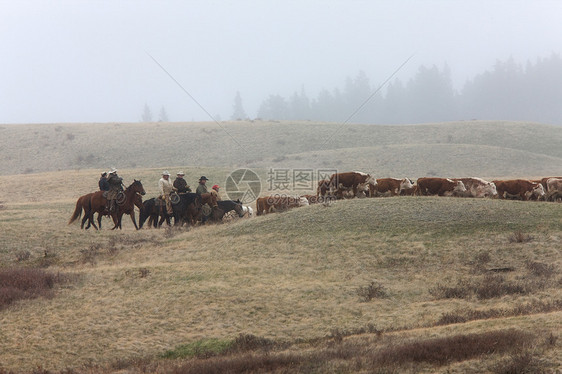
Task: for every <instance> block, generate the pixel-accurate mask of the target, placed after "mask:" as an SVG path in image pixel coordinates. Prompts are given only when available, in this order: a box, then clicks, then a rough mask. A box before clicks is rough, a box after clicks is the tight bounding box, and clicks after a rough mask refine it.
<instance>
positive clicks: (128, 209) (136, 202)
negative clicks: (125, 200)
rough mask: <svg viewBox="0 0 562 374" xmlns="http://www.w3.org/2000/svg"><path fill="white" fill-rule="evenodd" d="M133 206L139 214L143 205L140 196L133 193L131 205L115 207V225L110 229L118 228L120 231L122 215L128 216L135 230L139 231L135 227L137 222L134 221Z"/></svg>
mask: <svg viewBox="0 0 562 374" xmlns="http://www.w3.org/2000/svg"><path fill="white" fill-rule="evenodd" d="M135 206H136V207H137V208H139V212H142V211H143V209H144V205H143V204H142V196H141V195H139V194H137V193H135V194H134V195H133V204H132V205H130V204H123V205H118V206H117V222H118V223H117V225H116V226H114V227H113V228H112V230H115V229H116V228H117V227H119V229H121V218H123V214H128V215H129V216H130V217H131V221H133V225H135V229H137V230H138V229H139V227H138V226H137V221H136V219H135ZM139 216H140V213H139ZM98 219H99V215H98ZM100 227H101V223H100Z"/></svg>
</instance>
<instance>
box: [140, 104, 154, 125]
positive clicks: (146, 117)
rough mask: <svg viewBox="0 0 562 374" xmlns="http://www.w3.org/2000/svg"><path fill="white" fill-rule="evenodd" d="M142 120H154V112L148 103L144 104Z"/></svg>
mask: <svg viewBox="0 0 562 374" xmlns="http://www.w3.org/2000/svg"><path fill="white" fill-rule="evenodd" d="M141 121H142V122H152V112H151V111H150V107H149V106H148V104H144V110H143V112H142V116H141Z"/></svg>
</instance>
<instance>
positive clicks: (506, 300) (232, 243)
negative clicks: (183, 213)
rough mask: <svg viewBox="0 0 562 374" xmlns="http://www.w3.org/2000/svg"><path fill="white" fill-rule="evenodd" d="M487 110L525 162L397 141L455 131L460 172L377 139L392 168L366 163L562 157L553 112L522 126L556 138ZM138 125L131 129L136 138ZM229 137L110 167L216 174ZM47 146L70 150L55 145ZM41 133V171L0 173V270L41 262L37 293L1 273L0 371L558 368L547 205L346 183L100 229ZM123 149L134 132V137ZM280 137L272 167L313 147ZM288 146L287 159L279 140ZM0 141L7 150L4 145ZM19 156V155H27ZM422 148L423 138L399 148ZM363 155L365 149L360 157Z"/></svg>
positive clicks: (87, 172) (86, 179)
mask: <svg viewBox="0 0 562 374" xmlns="http://www.w3.org/2000/svg"><path fill="white" fill-rule="evenodd" d="M254 125H255V124H244V126H249V127H251V126H254ZM310 125H311V126H320V125H316V124H310ZM475 125H478V126H483V125H482V124H475ZM68 126H71V125H68ZM76 126H78V125H76ZM103 126H110V127H111V126H114V125H103ZM134 126H137V127H142V126H148V125H134ZM178 126H179V125H178ZM193 126H194V127H196V126H198V125H197V124H194V125H193ZM272 126H289V127H290V125H286V124H272ZM420 126H430V127H431V126H433V127H432V128H434V129H435V131H436V133H435V134H433V135H434V136H437V134H440V133H439V131H438V129H440V128H441V129H442V127H440V126H441V125H420ZM455 126H457V125H454V126H453V127H455ZM497 126H499V127H502V126H503V130H502V131H505V130H506V128H509V129H511V130H510V131H512V133H510V135H511V136H510V137H508V139H507V140H506V143H505V144H504V146H505V148H506V149H507V148H509V147H512V151H513V153H512V154H511V155H513V156H515V155H520V156H521V158H520V159H518V160H519V161H520V162H521V163H522V164H521V166H520V169H517V168H513V169H506V170H507V171H506V172H505V173H502V171H501V170H502V169H501V167H502V165H506V164H507V163H508V161H509V160H507V159H505V160H503V161H502V159H500V158H499V155H500V153H501V152H500V153H490V155H491V156H490V158H478V157H480V156H474V154H473V153H471V151H472V150H474V148H473V147H476V146H475V145H470V146H469V145H467V146H466V148H463V147H462V146H458V147H453V146H452V145H451V144H441V145H438V144H437V143H436V144H434V145H433V146H429V145H427V144H426V145H425V146H422V145H419V144H418V145H417V146H415V147H414V146H410V149H411V151H412V152H413V153H412V154H411V156H413V157H414V158H418V159H420V158H423V157H420V154H421V153H418V152H421V150H424V149H425V151H426V152H427V154H431V152H433V151H434V150H435V149H436V147H438V149H441V150H451V151H452V150H454V149H456V150H457V151H458V152H459V153H457V154H456V155H457V156H456V157H457V160H458V159H460V158H462V157H461V155H463V157H464V158H465V159H466V158H468V157H477V158H475V159H467V160H466V165H467V166H466V168H461V169H462V170H461V171H460V172H459V173H458V174H457V173H453V172H454V168H453V162H456V161H451V160H442V162H441V163H440V164H437V165H431V164H430V163H427V165H426V166H424V167H423V168H422V167H419V166H416V167H419V169H415V168H414V166H412V169H411V172H410V171H409V170H410V169H406V167H408V166H407V163H406V162H405V161H404V162H397V163H396V164H392V162H394V161H393V160H392V159H390V158H389V159H388V160H386V161H385V159H380V161H379V162H381V164H380V165H381V170H384V168H388V169H387V170H388V174H386V173H383V172H380V173H377V174H376V175H377V176H379V175H381V174H383V175H381V176H397V177H398V176H402V175H404V174H408V176H411V177H417V176H423V175H424V174H425V173H427V171H426V170H428V168H430V167H431V168H433V169H432V170H435V173H436V174H437V175H440V174H441V173H442V172H443V171H445V172H446V173H451V174H455V175H456V176H458V175H459V174H460V175H463V173H464V172H466V170H468V169H467V168H468V165H469V164H470V160H472V164H473V165H472V166H471V167H472V168H474V174H473V175H479V176H486V177H490V178H491V177H507V176H512V175H513V176H524V175H528V176H544V175H554V174H558V175H560V174H561V172H562V169H560V167H561V166H560V162H558V161H559V158H560V157H562V155H561V154H560V153H562V151H561V150H560V148H558V149H557V148H556V147H555V146H554V143H555V142H556V141H558V143H557V144H558V145H560V144H562V142H560V139H559V138H557V136H559V135H557V134H559V133H558V130H557V129H556V128H551V127H547V126H545V127H542V130H538V131H537V133H536V134H535V137H539V138H540V137H541V136H542V135H541V131H544V132H545V134H546V132H547V130H549V129H550V130H552V133H551V134H550V136H546V135H545V139H546V138H550V139H551V141H552V143H553V144H550V143H548V142H546V141H545V145H544V149H543V152H542V153H541V150H540V149H538V148H537V149H535V150H533V151H531V150H530V148H529V147H530V146H529V144H530V143H532V142H531V141H529V140H527V139H526V136H527V135H528V133H526V132H525V131H526V130H525V129H527V127H529V126H530V125H522V124H497ZM510 126H511V127H510ZM8 127H9V126H4V129H3V130H2V131H6V130H8ZM123 127H126V125H121V127H117V128H121V129H122V128H123ZM162 127H165V126H164V125H162ZM484 127H485V126H484ZM381 128H382V127H381ZM404 128H408V129H409V131H417V129H418V127H417V126H411V127H407V126H405V127H404ZM485 128H486V129H488V130H489V127H485ZM515 128H516V129H518V130H517V131H515V130H514V129H515ZM77 129H78V127H77ZM285 129H286V128H285ZM51 130H52V129H51ZM141 130H142V129H139V130H138V131H139V134H140V135H139V136H141V135H142V137H144V138H147V139H149V138H150V137H151V134H149V133H147V132H143V131H141ZM278 130H279V129H278ZM37 131H39V130H37ZM49 131H50V130H49ZM52 131H55V130H52ZM64 131H66V130H64V129H63V130H59V131H58V132H62V133H64ZM240 131H241V130H240ZM385 131H390V130H385ZM457 131H461V129H460V128H456V127H455V130H454V131H453V132H452V134H453V135H451V136H456V135H455V134H457V135H458V134H460V133H459V132H457ZM462 131H465V130H462ZM519 131H520V132H519ZM529 131H531V130H529ZM72 133H73V134H75V135H76V136H75V138H73V139H72V140H69V139H67V140H66V142H71V141H72V142H74V141H77V140H79V139H80V136H79V132H78V130H72ZM237 135H238V134H237ZM395 135H396V134H389V135H388V136H387V138H389V139H390V138H392V137H393V136H395ZM402 135H403V134H402ZM13 136H15V135H13ZM64 136H65V135H64ZM104 136H105V135H104ZM221 136H223V135H221ZM381 136H382V135H381ZM400 136H401V135H400ZM439 136H441V135H439ZM443 136H445V139H447V138H448V137H447V135H446V134H445V135H443ZM467 136H468V137H469V138H470V136H472V137H473V138H476V137H481V140H482V143H484V140H486V139H488V140H489V139H490V138H491V136H492V135H491V133H490V132H489V133H488V135H487V136H486V135H482V134H481V133H480V134H477V133H472V132H470V131H468V134H467ZM137 138H138V137H137ZM540 139H542V138H540ZM137 140H138V139H137ZM391 140H392V141H395V139H394V138H393V139H391ZM223 141H224V139H223ZM286 141H287V142H286V145H287V147H288V148H290V147H293V146H290V145H289V144H291V141H290V139H287V140H286ZM534 141H537V140H536V139H535V140H534ZM141 142H142V140H141ZM525 142H527V143H525ZM273 143H275V141H273ZM388 143H389V145H386V146H385V145H381V144H378V145H375V146H373V147H371V146H369V145H368V144H361V143H358V144H357V146H358V147H360V148H357V149H355V150H353V149H352V148H354V147H353V146H351V145H350V144H347V145H346V147H344V148H345V149H341V150H333V153H331V154H328V153H326V154H325V155H324V156H323V158H328V157H334V159H340V158H341V159H342V160H345V161H344V163H343V164H342V165H343V166H345V167H348V165H350V164H352V163H353V162H354V160H356V159H354V158H352V157H353V156H352V154H353V153H354V152H355V153H356V154H358V155H363V156H365V160H367V159H368V157H367V156H368V155H369V153H368V152H373V155H377V154H379V152H378V151H377V150H387V151H388V150H392V149H394V148H395V147H396V148H399V147H400V146H399V145H391V144H390V143H391V141H390V140H389V141H388ZM408 144H414V142H410V143H408ZM467 144H469V142H467ZM518 144H519V145H521V144H526V146H525V147H527V146H529V147H527V148H525V147H523V146H521V148H518V147H517V145H518ZM508 145H509V147H507V146H508ZM364 147H366V148H368V152H367V150H366V148H364ZM439 147H440V148H439ZM499 147H500V146H499V145H498V144H490V145H482V144H481V145H479V146H478V148H479V149H484V148H486V149H489V150H491V149H497V148H499ZM414 148H415V149H414ZM151 149H154V148H153V147H152V148H151ZM224 149H225V151H224V152H223V153H221V156H220V157H225V160H226V161H224V162H225V163H224V165H223V164H221V162H222V161H221V160H217V159H215V158H212V157H210V158H209V159H208V160H207V161H208V163H207V164H206V165H208V166H198V167H193V165H194V164H197V163H196V162H190V160H189V159H186V158H181V157H180V158H178V159H174V158H171V157H170V158H168V159H167V160H166V161H165V162H164V161H163V160H162V161H160V162H161V163H159V164H154V163H152V162H155V163H156V162H159V161H158V159H157V160H156V161H152V162H146V165H145V163H144V160H148V159H149V158H146V159H142V160H143V161H142V162H139V163H138V164H137V166H136V167H135V166H134V165H128V168H122V169H120V175H121V176H123V177H124V178H125V183H126V184H129V183H131V182H132V181H133V179H134V178H136V179H141V180H142V182H143V184H144V186H145V189H146V191H147V195H146V198H150V197H153V196H155V195H156V191H157V180H158V178H159V177H160V172H161V170H162V169H165V168H166V169H169V170H170V171H171V172H175V171H176V169H183V170H184V171H185V172H186V174H187V175H186V177H187V179H188V181H189V182H190V183H191V184H192V185H194V184H195V181H196V180H197V179H198V177H199V176H200V175H206V176H208V177H209V178H210V179H211V181H214V182H216V183H219V184H224V180H225V179H226V176H227V175H228V173H229V172H230V171H231V170H232V168H233V167H236V164H235V162H232V159H231V156H232V154H229V153H228V147H227V146H225V148H224ZM406 149H408V146H404V147H403V148H402V149H401V151H404V150H406ZM59 151H60V152H61V156H65V155H67V154H66V153H64V151H63V150H62V148H61V149H60V150H59ZM363 151H365V152H363ZM49 152H50V151H46V155H45V156H43V155H42V151H40V152H39V153H38V155H37V156H36V159H37V160H38V164H39V165H44V166H38V167H37V168H33V169H34V170H35V171H43V172H41V173H27V174H23V175H21V174H20V175H12V174H16V173H15V172H10V170H12V169H10V168H11V167H10V168H5V169H3V172H2V174H4V175H2V176H0V284H3V283H2V279H3V278H2V275H3V274H14V273H8V271H13V270H14V269H15V270H16V271H20V272H22V269H27V270H34V271H37V273H35V274H36V275H37V276H42V274H43V273H39V271H41V272H45V273H46V274H51V275H52V276H53V278H49V279H50V280H49V281H48V285H49V292H43V293H40V296H39V297H30V298H27V299H22V300H19V301H16V302H12V303H8V302H5V303H2V300H6V299H5V294H7V290H6V288H5V287H4V288H3V289H2V290H1V291H0V326H1V328H0V373H8V372H14V373H31V372H35V373H46V372H50V373H59V372H65V373H71V372H77V373H82V372H85V373H140V372H151V373H170V372H175V373H219V372H220V373H228V372H231V373H235V372H237V373H240V372H246V373H264V372H277V373H372V372H379V373H389V372H390V373H403V372H412V373H414V372H416V373H419V372H423V373H435V372H441V373H483V372H491V373H529V372H557V371H560V369H561V363H562V359H561V357H562V349H561V340H560V339H559V337H560V331H561V329H560V326H561V325H562V287H561V286H562V256H561V254H562V253H561V252H562V205H561V204H557V203H546V202H522V201H505V200H492V199H466V198H437V197H395V198H373V199H354V200H346V201H338V202H336V203H334V204H332V205H329V206H324V205H313V206H310V207H303V208H298V209H294V210H290V211H288V212H284V213H278V214H270V215H266V216H263V217H255V218H251V219H247V218H243V219H237V220H234V221H232V222H229V223H226V224H221V225H211V226H204V227H193V228H190V229H185V228H183V229H159V230H154V229H143V230H140V231H135V230H134V227H133V225H132V223H131V222H130V220H129V219H128V218H127V217H124V221H123V222H124V223H123V230H122V231H110V230H108V227H109V226H110V224H109V220H107V218H105V219H104V229H103V230H100V231H92V230H88V231H86V230H80V228H79V224H78V223H76V222H75V223H74V224H71V225H67V222H68V219H69V218H70V216H71V214H72V211H73V210H74V204H75V202H76V199H77V198H78V197H79V196H81V195H83V194H85V193H88V192H91V191H92V190H95V187H96V184H97V178H98V176H99V171H100V169H101V170H103V169H102V167H101V166H96V165H92V166H91V167H95V168H86V167H76V166H75V165H73V166H72V167H68V165H66V164H64V163H63V164H61V165H62V167H61V170H60V171H56V168H57V167H56V166H54V168H55V169H54V170H53V166H52V165H55V164H56V162H57V161H56V160H53V162H54V163H52V164H48V160H47V159H48V158H49V157H54V153H53V154H51V153H49ZM108 152H109V151H108ZM116 152H117V153H118V151H117V150H116ZM119 152H121V150H119ZM131 152H132V151H131ZM136 152H138V149H137V148H135V149H134V152H132V153H136ZM291 152H292V153H290V155H289V154H288V155H287V157H286V161H287V164H286V165H287V166H284V167H294V166H291V165H292V164H290V162H296V161H302V163H301V164H295V165H298V166H302V165H304V163H305V158H308V157H309V156H308V153H307V152H309V151H306V150H303V149H298V147H295V148H294V149H291ZM299 152H300V153H301V154H302V156H300V157H301V160H298V159H295V158H294V157H295V155H296V156H298V154H299ZM310 152H312V151H310ZM314 152H316V151H314ZM324 152H328V151H324ZM334 152H344V153H341V155H340V154H337V153H334ZM556 152H558V153H559V154H556ZM334 154H336V155H335V156H334ZM531 154H533V155H534V156H533V157H536V158H533V157H530V155H531ZM155 155H157V157H162V156H161V155H160V154H158V152H156V153H155ZM305 155H306V156H305ZM318 155H320V153H318ZM1 156H2V157H4V160H6V159H7V158H9V155H8V153H7V152H4V151H2V152H1ZM409 156H410V155H409ZM14 157H15V156H14ZM18 157H19V156H18ZM21 157H22V158H21V162H22V164H21V165H22V167H23V168H24V170H25V167H26V166H25V165H27V164H25V162H28V161H25V160H27V158H26V157H27V156H26V157H23V156H21ZM120 157H121V156H120ZM123 157H125V156H123ZM127 157H129V156H127ZM143 157H144V156H143ZM197 157H200V156H197ZM310 157H312V154H310ZM431 157H435V158H438V155H437V154H435V155H434V156H428V157H427V158H426V160H422V161H420V160H418V161H415V163H414V164H415V165H421V163H426V162H428V160H430V159H431ZM123 160H129V159H128V158H123ZM198 160H199V159H198ZM291 160H292V161H291ZM498 160H500V161H498ZM113 161H114V160H110V159H104V160H103V163H104V165H105V164H111V165H113V164H114V162H113ZM289 161H290V162H289ZM42 162H45V164H41V163H42ZM126 162H129V161H126ZM126 162H125V161H124V162H123V163H121V165H126V166H127V163H126ZM365 162H366V161H365ZM525 162H526V163H525ZM384 163H389V164H390V165H394V166H396V167H397V168H398V169H397V170H400V172H396V173H394V172H392V170H391V169H392V167H394V166H388V165H386V164H384ZM30 165H31V164H30ZM46 165H49V167H48V166H46ZM140 165H143V167H140ZM201 165H203V164H201ZM255 165H257V166H255V168H256V171H258V173H259V174H260V176H262V177H263V178H265V175H266V173H267V167H269V166H272V165H271V164H269V163H268V161H267V160H265V159H264V160H261V161H260V162H259V163H258V162H256V164H255ZM259 165H262V166H263V167H261V168H260V167H259ZM276 165H279V167H282V166H283V165H285V164H284V162H283V161H279V162H278V164H276ZM276 165H273V166H276ZM385 165H386V166H385ZM474 165H477V166H474ZM116 166H119V163H117V165H116ZM334 166H335V167H338V168H339V166H337V165H334ZM4 167H5V166H4ZM30 167H31V166H30ZM311 167H312V166H311ZM448 167H450V169H447V168H448ZM105 168H106V167H104V169H105ZM401 168H403V169H401ZM557 168H558V169H557ZM20 169H21V168H20ZM20 169H18V170H20ZM349 169H362V168H361V167H359V166H357V167H349ZM377 169H378V165H377V164H376V163H375V164H373V165H372V167H371V169H369V170H365V171H372V170H377ZM14 170H15V169H14ZM22 172H23V171H22ZM384 174H386V175H384ZM464 175H466V174H464ZM14 181H17V188H14ZM4 282H7V281H4ZM3 297H4V299H3Z"/></svg>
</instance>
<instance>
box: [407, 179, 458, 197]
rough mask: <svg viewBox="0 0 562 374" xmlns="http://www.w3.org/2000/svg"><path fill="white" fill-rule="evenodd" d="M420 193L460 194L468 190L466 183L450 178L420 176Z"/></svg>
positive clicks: (427, 194)
mask: <svg viewBox="0 0 562 374" xmlns="http://www.w3.org/2000/svg"><path fill="white" fill-rule="evenodd" d="M417 185H418V194H419V195H425V196H430V195H438V196H458V195H460V194H463V193H464V192H466V188H465V187H464V184H463V183H462V182H461V181H460V180H459V181H454V180H452V179H448V178H419V179H418V181H417Z"/></svg>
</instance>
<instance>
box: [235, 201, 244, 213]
mask: <svg viewBox="0 0 562 374" xmlns="http://www.w3.org/2000/svg"><path fill="white" fill-rule="evenodd" d="M234 211H235V212H236V213H238V217H244V208H243V207H242V203H241V202H240V200H237V201H234Z"/></svg>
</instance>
